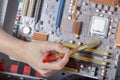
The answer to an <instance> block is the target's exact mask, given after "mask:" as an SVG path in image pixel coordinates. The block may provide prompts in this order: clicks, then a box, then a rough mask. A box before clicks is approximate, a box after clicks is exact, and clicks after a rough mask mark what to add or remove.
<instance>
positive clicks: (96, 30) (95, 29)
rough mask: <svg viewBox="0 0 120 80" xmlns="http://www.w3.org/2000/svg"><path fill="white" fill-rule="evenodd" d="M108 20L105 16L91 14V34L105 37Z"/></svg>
mask: <svg viewBox="0 0 120 80" xmlns="http://www.w3.org/2000/svg"><path fill="white" fill-rule="evenodd" d="M109 23H110V20H109V19H108V18H105V17H100V16H93V18H92V23H91V29H90V33H91V34H97V35H100V36H103V37H107V34H108V29H109Z"/></svg>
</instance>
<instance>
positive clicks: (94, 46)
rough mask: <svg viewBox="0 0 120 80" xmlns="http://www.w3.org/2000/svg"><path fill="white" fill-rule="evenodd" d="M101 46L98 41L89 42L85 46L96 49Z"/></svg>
mask: <svg viewBox="0 0 120 80" xmlns="http://www.w3.org/2000/svg"><path fill="white" fill-rule="evenodd" d="M100 44H101V41H100V40H98V39H93V40H91V41H90V42H89V43H88V44H86V45H87V47H88V48H96V47H98V46H99V45H100Z"/></svg>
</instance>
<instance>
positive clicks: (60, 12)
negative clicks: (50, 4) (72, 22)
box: [55, 0, 65, 33]
mask: <svg viewBox="0 0 120 80" xmlns="http://www.w3.org/2000/svg"><path fill="white" fill-rule="evenodd" d="M64 4H65V0H60V3H59V8H58V13H57V18H56V22H55V32H56V33H57V30H58V29H59V27H60V24H61V19H62V14H63V8H64Z"/></svg>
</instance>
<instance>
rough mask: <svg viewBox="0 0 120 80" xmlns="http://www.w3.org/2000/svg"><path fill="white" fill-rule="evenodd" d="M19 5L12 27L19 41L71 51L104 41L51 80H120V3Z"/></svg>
mask: <svg viewBox="0 0 120 80" xmlns="http://www.w3.org/2000/svg"><path fill="white" fill-rule="evenodd" d="M18 3H19V5H18V11H17V14H16V19H15V23H14V26H13V36H14V37H16V38H19V39H21V40H23V41H28V42H31V41H33V40H41V41H50V42H56V43H58V42H59V43H61V44H62V45H63V46H65V47H68V48H70V49H72V48H76V47H77V46H81V45H83V44H86V43H88V42H89V41H90V40H92V39H99V40H100V41H101V45H100V46H99V47H97V48H95V49H90V48H88V49H85V50H83V51H80V52H77V53H75V54H73V55H72V56H71V57H70V60H69V62H68V63H67V65H66V66H65V67H64V69H63V70H61V71H59V72H57V73H55V74H53V75H52V76H51V77H49V78H48V80H80V79H81V80H119V79H120V73H119V72H120V71H119V67H120V65H119V63H120V62H119V55H120V6H119V5H120V0H18ZM15 62H16V61H15ZM16 63H17V64H19V62H16ZM21 64H23V63H21ZM13 66H15V65H13ZM27 67H29V66H27ZM13 72H14V73H16V72H15V71H13ZM11 73H12V72H11ZM25 75H28V74H27V73H26V74H25Z"/></svg>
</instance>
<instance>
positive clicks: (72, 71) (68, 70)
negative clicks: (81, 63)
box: [63, 67, 78, 73]
mask: <svg viewBox="0 0 120 80" xmlns="http://www.w3.org/2000/svg"><path fill="white" fill-rule="evenodd" d="M63 71H67V72H70V73H78V69H74V68H70V67H64V68H63Z"/></svg>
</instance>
